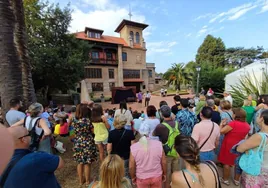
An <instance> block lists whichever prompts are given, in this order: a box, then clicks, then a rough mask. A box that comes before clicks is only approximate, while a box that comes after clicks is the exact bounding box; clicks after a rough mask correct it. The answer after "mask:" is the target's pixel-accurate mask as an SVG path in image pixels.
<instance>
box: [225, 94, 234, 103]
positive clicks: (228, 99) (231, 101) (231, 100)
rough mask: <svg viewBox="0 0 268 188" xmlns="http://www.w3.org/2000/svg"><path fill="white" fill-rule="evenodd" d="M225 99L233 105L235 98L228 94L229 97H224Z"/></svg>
mask: <svg viewBox="0 0 268 188" xmlns="http://www.w3.org/2000/svg"><path fill="white" fill-rule="evenodd" d="M224 100H226V101H229V102H230V103H231V105H233V98H232V96H231V95H228V96H227V97H224Z"/></svg>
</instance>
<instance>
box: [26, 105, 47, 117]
mask: <svg viewBox="0 0 268 188" xmlns="http://www.w3.org/2000/svg"><path fill="white" fill-rule="evenodd" d="M43 109H44V108H43V106H42V104H40V103H37V102H36V103H33V104H31V105H30V106H29V108H28V112H29V114H30V116H31V117H37V116H38V114H40V113H41V112H42V111H43Z"/></svg>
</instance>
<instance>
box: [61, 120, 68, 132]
mask: <svg viewBox="0 0 268 188" xmlns="http://www.w3.org/2000/svg"><path fill="white" fill-rule="evenodd" d="M68 128H69V127H68V123H64V124H63V125H60V134H68V132H69V129H68Z"/></svg>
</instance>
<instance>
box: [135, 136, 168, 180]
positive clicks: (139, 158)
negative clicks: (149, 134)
mask: <svg viewBox="0 0 268 188" xmlns="http://www.w3.org/2000/svg"><path fill="white" fill-rule="evenodd" d="M147 140H148V150H147V151H146V150H145V149H144V147H143V146H142V145H141V144H140V143H139V142H137V143H135V144H133V145H132V146H131V147H130V150H131V153H132V155H133V157H134V159H135V162H136V176H137V178H138V179H148V178H153V177H159V176H162V173H163V171H162V165H161V161H162V152H163V146H162V143H161V142H160V141H157V140H150V139H147Z"/></svg>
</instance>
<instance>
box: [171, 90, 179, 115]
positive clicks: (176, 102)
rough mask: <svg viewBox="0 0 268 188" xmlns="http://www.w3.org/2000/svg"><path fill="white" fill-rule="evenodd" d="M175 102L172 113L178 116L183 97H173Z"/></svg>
mask: <svg viewBox="0 0 268 188" xmlns="http://www.w3.org/2000/svg"><path fill="white" fill-rule="evenodd" d="M173 100H174V103H175V104H174V105H173V106H172V107H171V112H172V114H173V115H174V116H176V115H177V113H178V111H180V110H181V97H180V95H175V96H174V97H173Z"/></svg>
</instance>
